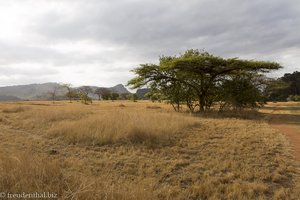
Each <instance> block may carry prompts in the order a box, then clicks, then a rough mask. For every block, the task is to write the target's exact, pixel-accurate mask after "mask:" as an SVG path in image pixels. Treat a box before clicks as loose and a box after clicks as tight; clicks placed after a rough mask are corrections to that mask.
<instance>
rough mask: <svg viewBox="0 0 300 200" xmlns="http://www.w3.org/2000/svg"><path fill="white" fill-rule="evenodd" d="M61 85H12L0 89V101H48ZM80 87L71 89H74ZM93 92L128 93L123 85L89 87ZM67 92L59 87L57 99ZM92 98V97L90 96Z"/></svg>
mask: <svg viewBox="0 0 300 200" xmlns="http://www.w3.org/2000/svg"><path fill="white" fill-rule="evenodd" d="M59 86H61V84H59V83H55V82H47V83H32V84H26V85H12V86H2V87H0V101H10V100H12V101H21V100H49V99H50V95H49V92H51V91H53V90H54V88H55V87H59ZM80 87H82V86H80ZM80 87H72V88H74V89H76V88H80ZM89 87H91V88H92V89H93V91H95V90H96V89H97V88H106V89H108V90H110V91H111V92H115V93H118V94H127V93H128V94H129V93H130V92H129V91H128V90H127V88H126V87H125V86H124V85H123V84H117V85H115V86H113V87H98V86H89ZM66 92H67V89H66V88H63V87H59V89H58V90H57V95H56V96H57V98H58V99H63V98H65V97H64V95H65V93H66ZM92 96H93V95H92Z"/></svg>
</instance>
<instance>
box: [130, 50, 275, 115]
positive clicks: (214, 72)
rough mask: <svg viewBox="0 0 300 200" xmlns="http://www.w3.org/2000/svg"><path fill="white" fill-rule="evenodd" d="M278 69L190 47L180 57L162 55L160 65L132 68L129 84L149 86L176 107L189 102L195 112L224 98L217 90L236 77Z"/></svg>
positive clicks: (134, 86) (264, 63)
mask: <svg viewBox="0 0 300 200" xmlns="http://www.w3.org/2000/svg"><path fill="white" fill-rule="evenodd" d="M279 68H281V66H280V65H279V64H278V63H275V62H267V61H255V60H243V59H239V58H222V57H219V56H214V55H212V54H209V53H208V52H205V51H199V50H193V49H191V50H188V51H186V52H185V53H184V54H180V55H178V56H162V57H160V58H159V64H141V65H140V67H138V68H135V69H134V70H133V72H134V73H135V74H136V77H135V78H133V79H131V80H130V81H129V82H128V84H129V85H131V86H132V88H140V87H142V86H147V87H150V88H151V89H152V90H153V91H156V92H155V93H160V94H161V95H162V96H163V97H164V98H165V100H168V101H169V102H170V103H171V104H172V105H176V106H175V107H174V109H175V110H178V109H180V104H181V102H186V103H187V105H188V107H189V108H190V109H191V110H192V111H193V110H194V109H195V107H199V110H200V111H204V110H205V109H209V107H210V105H211V103H212V102H214V101H217V100H221V98H220V93H219V91H218V90H220V88H222V87H224V86H226V84H225V83H226V82H228V81H230V80H233V78H234V77H235V78H236V77H237V76H241V75H245V74H252V75H254V74H256V75H259V74H263V73H267V72H270V71H271V70H277V69H279ZM244 77H246V76H244ZM246 80H247V79H244V81H246ZM248 81H250V80H249V79H248ZM227 85H228V84H227ZM257 89H258V90H259V88H257Z"/></svg>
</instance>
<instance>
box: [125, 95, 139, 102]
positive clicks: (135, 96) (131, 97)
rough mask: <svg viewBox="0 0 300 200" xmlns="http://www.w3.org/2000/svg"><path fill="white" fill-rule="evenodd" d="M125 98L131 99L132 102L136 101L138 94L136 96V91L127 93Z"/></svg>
mask: <svg viewBox="0 0 300 200" xmlns="http://www.w3.org/2000/svg"><path fill="white" fill-rule="evenodd" d="M127 99H128V100H131V101H133V102H137V100H138V96H137V94H136V93H134V94H128V95H127Z"/></svg>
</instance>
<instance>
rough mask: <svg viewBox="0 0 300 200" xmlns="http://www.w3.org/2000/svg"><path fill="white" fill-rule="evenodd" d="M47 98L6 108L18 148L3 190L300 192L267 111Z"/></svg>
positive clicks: (185, 194) (2, 134)
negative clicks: (190, 110)
mask: <svg viewBox="0 0 300 200" xmlns="http://www.w3.org/2000/svg"><path fill="white" fill-rule="evenodd" d="M39 104H43V105H37V104H35V105H31V104H29V103H24V105H23V104H18V105H15V104H10V105H2V104H0V110H1V111H2V112H0V119H3V120H2V121H0V128H1V131H0V138H1V140H0V150H1V151H0V152H6V151H8V150H9V152H13V153H11V154H7V155H10V157H5V156H0V157H1V159H0V184H1V185H0V189H1V188H3V189H4V190H6V191H9V190H11V191H12V192H14V191H22V190H23V191H25V192H27V191H34V190H43V191H44V190H51V191H52V192H55V191H57V192H58V193H59V195H60V199H124V200H127V199H134V200H135V199H180V200H182V199H210V200H216V199H297V197H298V196H299V195H300V193H299V190H297V185H299V180H298V178H297V177H298V176H297V175H298V174H299V173H298V169H297V166H296V162H294V160H293V157H292V155H291V150H290V146H289V143H288V141H287V140H286V138H284V137H283V135H281V134H280V133H278V132H276V131H275V130H273V129H271V128H270V126H269V125H268V124H267V123H265V122H263V121H262V120H263V119H262V118H261V117H259V116H258V119H256V115H253V116H251V117H246V118H247V119H245V117H243V116H237V115H233V114H232V113H227V115H226V114H222V115H221V116H216V115H214V113H210V114H207V115H196V116H194V117H192V116H190V115H185V114H183V113H181V114H177V113H174V112H170V110H171V109H172V108H170V110H168V108H166V105H164V104H150V102H147V103H141V102H138V103H130V102H122V104H123V105H124V106H120V102H101V103H96V104H93V105H91V106H85V105H81V104H76V103H73V104H69V103H56V104H51V103H49V104H46V103H39ZM148 104H149V105H151V106H152V107H155V106H157V107H160V108H159V109H150V108H149V106H148V107H147V105H148ZM45 105H47V106H45ZM18 107H22V108H23V111H20V112H17V110H18ZM5 109H8V110H11V111H13V112H5V111H4V110H5ZM3 111H4V112H3ZM247 116H248V115H247ZM241 117H242V118H243V119H240V118H241ZM249 119H251V120H249ZM190 127H192V128H190ZM16 129H17V130H16ZM180 133H182V134H180ZM70 143H72V144H75V145H69V144H70ZM105 144H108V145H105ZM111 144H112V145H111ZM115 144H117V145H115ZM131 144H134V145H131ZM137 144H138V145H137ZM169 144H172V145H169ZM29 146H32V150H31V152H29V153H26V154H17V151H24V150H25V149H29ZM145 146H146V147H148V146H160V147H163V148H146V147H145ZM49 150H54V151H53V152H55V154H50V153H49ZM2 155H4V154H2ZM31 155H32V156H31ZM1 180H4V181H2V182H1Z"/></svg>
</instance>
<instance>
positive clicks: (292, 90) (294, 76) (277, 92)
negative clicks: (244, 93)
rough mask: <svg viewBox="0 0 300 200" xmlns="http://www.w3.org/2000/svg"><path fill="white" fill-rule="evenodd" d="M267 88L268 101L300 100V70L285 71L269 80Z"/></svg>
mask: <svg viewBox="0 0 300 200" xmlns="http://www.w3.org/2000/svg"><path fill="white" fill-rule="evenodd" d="M267 90H268V92H269V94H268V97H269V98H268V99H269V100H270V101H300V72H298V71H295V72H293V73H286V74H284V75H283V76H282V77H280V78H278V79H274V80H271V81H270V84H269V86H268V88H267Z"/></svg>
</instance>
